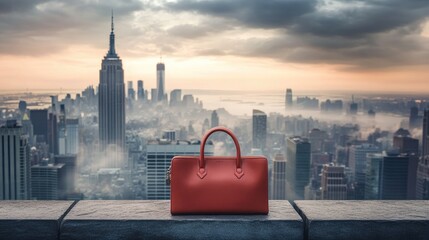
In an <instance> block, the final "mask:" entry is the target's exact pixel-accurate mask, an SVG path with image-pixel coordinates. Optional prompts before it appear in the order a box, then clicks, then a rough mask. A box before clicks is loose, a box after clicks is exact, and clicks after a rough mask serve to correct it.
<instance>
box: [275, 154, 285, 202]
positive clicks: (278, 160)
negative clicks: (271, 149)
mask: <svg viewBox="0 0 429 240" xmlns="http://www.w3.org/2000/svg"><path fill="white" fill-rule="evenodd" d="M271 199H273V200H285V199H286V159H285V156H284V155H283V154H276V155H275V156H274V160H273V174H272V191H271Z"/></svg>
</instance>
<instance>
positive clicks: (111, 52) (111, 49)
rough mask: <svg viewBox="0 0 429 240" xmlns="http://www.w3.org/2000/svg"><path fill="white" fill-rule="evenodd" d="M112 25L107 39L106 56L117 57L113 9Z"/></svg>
mask: <svg viewBox="0 0 429 240" xmlns="http://www.w3.org/2000/svg"><path fill="white" fill-rule="evenodd" d="M111 24H112V27H111V32H110V41H109V52H107V57H108V58H119V57H118V55H117V54H116V51H115V32H114V31H115V27H114V25H113V10H112V23H111Z"/></svg>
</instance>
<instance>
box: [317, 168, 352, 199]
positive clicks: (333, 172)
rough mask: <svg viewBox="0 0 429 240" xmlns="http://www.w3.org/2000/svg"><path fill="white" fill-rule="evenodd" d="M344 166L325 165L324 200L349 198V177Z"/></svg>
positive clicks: (322, 185)
mask: <svg viewBox="0 0 429 240" xmlns="http://www.w3.org/2000/svg"><path fill="white" fill-rule="evenodd" d="M344 168H345V167H344V166H331V165H323V168H322V181H321V190H322V191H321V192H322V200H347V178H346V175H345V174H344Z"/></svg>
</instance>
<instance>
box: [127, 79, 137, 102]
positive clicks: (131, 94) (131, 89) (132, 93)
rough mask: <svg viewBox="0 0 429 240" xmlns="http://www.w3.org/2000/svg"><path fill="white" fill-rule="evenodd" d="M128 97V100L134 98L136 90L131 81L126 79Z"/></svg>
mask: <svg viewBox="0 0 429 240" xmlns="http://www.w3.org/2000/svg"><path fill="white" fill-rule="evenodd" d="M128 99H129V100H130V101H133V100H136V91H135V90H134V87H133V81H128Z"/></svg>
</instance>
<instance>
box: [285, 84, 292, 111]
mask: <svg viewBox="0 0 429 240" xmlns="http://www.w3.org/2000/svg"><path fill="white" fill-rule="evenodd" d="M285 104H286V108H290V107H292V106H293V96H292V89H290V88H288V89H286V97H285Z"/></svg>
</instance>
